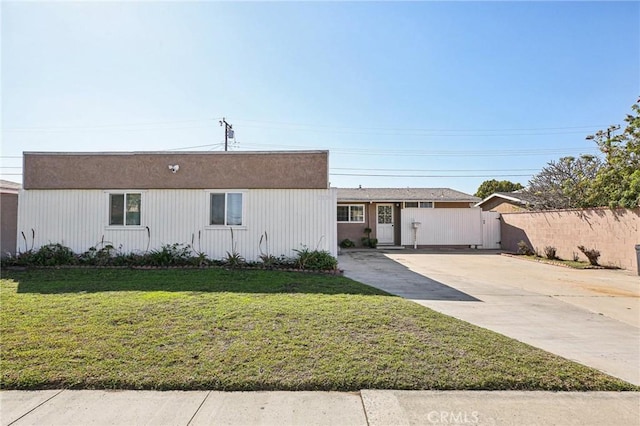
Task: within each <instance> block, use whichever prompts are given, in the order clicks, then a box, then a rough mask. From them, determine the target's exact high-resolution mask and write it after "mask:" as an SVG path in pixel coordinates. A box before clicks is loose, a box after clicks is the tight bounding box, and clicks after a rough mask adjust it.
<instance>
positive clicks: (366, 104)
mask: <svg viewBox="0 0 640 426" xmlns="http://www.w3.org/2000/svg"><path fill="white" fill-rule="evenodd" d="M0 8H1V10H0V13H1V23H2V28H1V36H2V46H1V47H2V68H1V70H2V74H1V83H2V87H1V90H2V93H1V96H2V151H1V156H2V158H1V160H2V162H1V167H2V168H1V169H0V172H2V175H3V178H4V179H8V180H13V181H18V182H20V181H21V176H20V173H21V168H20V166H21V164H22V163H21V161H22V160H21V158H20V156H21V153H22V152H23V151H133V150H135V151H146V150H168V149H177V148H187V147H197V148H190V149H194V150H220V149H221V146H220V144H221V143H222V142H223V141H224V133H223V131H222V128H221V127H220V126H219V123H218V120H219V119H220V118H221V117H223V116H224V117H226V118H227V121H229V122H230V123H231V124H233V126H234V130H235V132H236V140H235V143H234V144H232V145H231V149H232V150H287V149H330V150H331V155H330V167H331V171H330V172H331V175H330V181H331V184H332V186H340V187H352V186H357V185H362V186H365V187H407V186H409V187H451V188H454V189H457V190H461V191H464V192H468V193H474V192H475V191H476V189H477V188H478V186H479V185H480V183H481V182H482V181H484V180H486V179H491V178H496V179H499V180H502V179H509V180H512V181H516V182H521V183H523V184H526V182H527V181H528V180H529V178H530V177H531V175H533V174H535V173H537V172H538V171H539V170H540V169H541V168H542V167H544V166H545V164H547V163H548V162H549V161H551V160H557V159H558V158H560V157H562V156H566V155H579V154H581V153H595V152H596V149H595V146H594V144H593V143H592V142H591V141H587V140H585V136H587V135H588V134H591V133H594V132H595V131H596V130H598V129H602V128H605V127H607V126H608V125H610V124H614V123H620V124H623V123H622V122H623V118H624V116H625V114H627V113H628V112H630V106H631V105H632V104H633V103H634V102H635V101H636V99H637V97H638V95H640V30H639V28H640V3H638V2H619V3H617V2H406V3H400V2H386V3H385V2H375V3H369V2H354V3H342V2H317V3H306V2H302V3H301V2H292V3H218V2H198V3H181V2H176V3H167V2H139V3H132V2H122V3H109V2H108V3H87V2H84V3H82V2H77V3H21V2H3V3H1V5H0ZM354 175H356V176H354ZM380 175H389V176H380ZM400 175H402V176H405V177H398V176H400ZM462 176H464V177H462Z"/></svg>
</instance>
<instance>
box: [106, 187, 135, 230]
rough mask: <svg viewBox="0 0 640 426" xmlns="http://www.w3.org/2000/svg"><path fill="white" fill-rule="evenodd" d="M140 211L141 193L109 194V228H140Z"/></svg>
mask: <svg viewBox="0 0 640 426" xmlns="http://www.w3.org/2000/svg"><path fill="white" fill-rule="evenodd" d="M141 211H142V194H141V193H139V192H123V193H117V194H109V226H140V223H141V222H140V213H141Z"/></svg>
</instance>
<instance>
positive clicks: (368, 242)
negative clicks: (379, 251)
mask: <svg viewBox="0 0 640 426" xmlns="http://www.w3.org/2000/svg"><path fill="white" fill-rule="evenodd" d="M361 241H362V246H363V247H370V248H376V247H378V239H377V238H369V237H362V238H361Z"/></svg>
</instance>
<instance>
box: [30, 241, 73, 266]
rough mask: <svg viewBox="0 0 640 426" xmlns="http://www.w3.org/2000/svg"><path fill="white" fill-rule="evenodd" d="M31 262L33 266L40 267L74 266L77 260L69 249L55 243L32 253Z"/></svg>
mask: <svg viewBox="0 0 640 426" xmlns="http://www.w3.org/2000/svg"><path fill="white" fill-rule="evenodd" d="M31 261H32V264H33V265H40V266H59V265H75V264H76V263H78V258H77V257H76V255H75V253H74V252H73V251H72V250H71V249H70V248H69V247H66V246H63V245H62V244H58V243H56V244H47V245H46V246H42V247H40V248H39V249H38V250H37V251H36V252H34V253H33V257H32V260H31Z"/></svg>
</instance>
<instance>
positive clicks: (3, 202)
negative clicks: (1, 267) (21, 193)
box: [0, 193, 18, 257]
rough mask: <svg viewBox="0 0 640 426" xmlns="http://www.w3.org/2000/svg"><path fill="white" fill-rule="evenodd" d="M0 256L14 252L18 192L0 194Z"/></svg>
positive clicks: (16, 230)
mask: <svg viewBox="0 0 640 426" xmlns="http://www.w3.org/2000/svg"><path fill="white" fill-rule="evenodd" d="M0 221H1V222H2V223H1V225H0V237H1V241H0V257H4V256H6V255H7V253H10V254H16V238H17V235H16V234H17V233H18V194H5V193H2V194H0Z"/></svg>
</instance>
